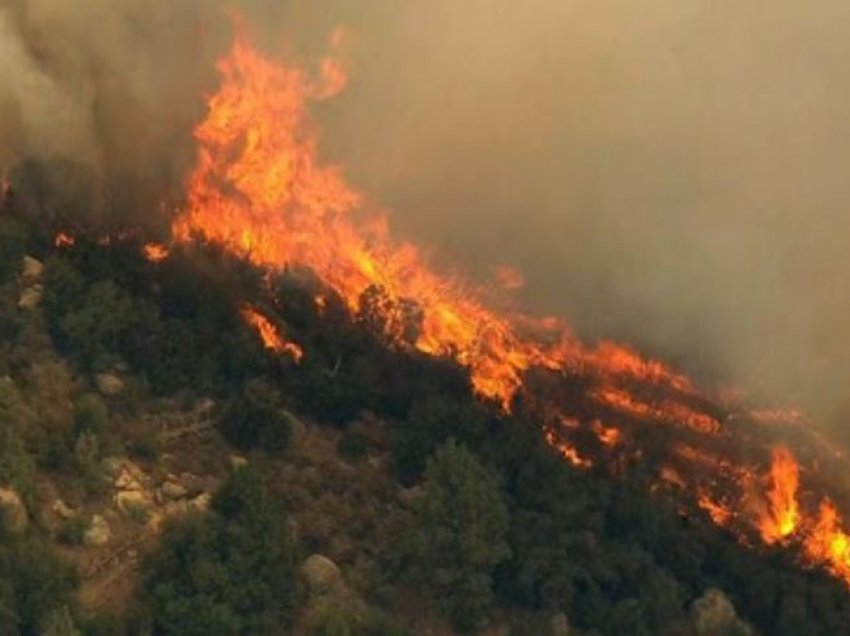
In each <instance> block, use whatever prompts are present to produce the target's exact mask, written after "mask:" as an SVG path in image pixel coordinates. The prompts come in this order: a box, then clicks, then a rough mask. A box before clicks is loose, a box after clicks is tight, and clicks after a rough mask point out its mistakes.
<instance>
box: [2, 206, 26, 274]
mask: <svg viewBox="0 0 850 636" xmlns="http://www.w3.org/2000/svg"><path fill="white" fill-rule="evenodd" d="M26 238H27V237H26V229H25V228H24V227H23V226H22V225H21V224H20V223H19V222H18V221H15V220H14V219H11V218H9V217H8V216H7V217H3V218H0V282H2V283H5V282H8V281H10V280H11V279H12V278H14V277H15V276H16V275H17V274H18V272H20V270H21V266H22V264H23V261H24V246H25V242H26Z"/></svg>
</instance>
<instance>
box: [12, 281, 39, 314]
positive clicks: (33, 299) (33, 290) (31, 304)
mask: <svg viewBox="0 0 850 636" xmlns="http://www.w3.org/2000/svg"><path fill="white" fill-rule="evenodd" d="M43 294H44V288H43V287H42V286H41V285H33V286H31V287H27V288H26V289H24V291H22V292H21V298H20V299H19V300H18V307H19V308H20V309H24V310H26V311H32V310H33V309H35V308H36V307H38V305H39V303H40V302H41V297H42V295H43Z"/></svg>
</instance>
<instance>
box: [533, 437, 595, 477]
mask: <svg viewBox="0 0 850 636" xmlns="http://www.w3.org/2000/svg"><path fill="white" fill-rule="evenodd" d="M544 436H545V438H546V441H547V442H548V443H549V445H550V446H551V447H552V448H554V449H555V450H557V451H558V452H559V453H560V454H561V455H562V456H563V457H564V459H566V460H567V461H568V462H570V463H571V464H572V465H573V466H575V467H576V468H591V467H592V466H593V462H592V461H590V460H589V459H587V458H585V457H582V456H581V454H580V453H579V452H578V449H576V448H575V446H572V445H570V444H568V443H567V442H565V441H563V440H561V439H559V438H558V436H557V435H555V433H554V432H553V431H551V430H547V431H545V432H544Z"/></svg>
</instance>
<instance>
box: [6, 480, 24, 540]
mask: <svg viewBox="0 0 850 636" xmlns="http://www.w3.org/2000/svg"><path fill="white" fill-rule="evenodd" d="M0 523H2V524H3V527H4V529H5V530H6V532H8V533H10V534H15V535H17V534H23V533H24V532H26V529H27V526H28V525H29V515H27V509H26V506H24V502H23V501H21V497H20V495H19V494H18V493H17V492H15V491H14V490H12V489H11V488H0Z"/></svg>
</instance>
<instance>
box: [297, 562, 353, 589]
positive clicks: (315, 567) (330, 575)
mask: <svg viewBox="0 0 850 636" xmlns="http://www.w3.org/2000/svg"><path fill="white" fill-rule="evenodd" d="M301 573H302V574H303V575H304V578H305V579H306V580H307V585H308V587H309V588H310V592H312V593H313V594H318V595H321V594H327V593H329V592H333V591H335V590H338V589H340V588H342V587H343V582H342V572H340V569H339V567H338V566H337V564H336V563H334V562H333V561H331V560H330V559H329V558H327V557H326V556H322V555H321V554H314V555H313V556H311V557H309V558H307V559H306V560H305V561H304V563H303V564H301Z"/></svg>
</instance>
